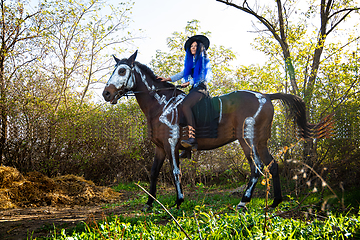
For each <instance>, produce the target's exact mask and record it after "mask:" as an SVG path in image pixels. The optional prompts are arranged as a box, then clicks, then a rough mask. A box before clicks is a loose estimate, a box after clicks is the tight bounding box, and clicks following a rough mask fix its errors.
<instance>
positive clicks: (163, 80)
mask: <svg viewBox="0 0 360 240" xmlns="http://www.w3.org/2000/svg"><path fill="white" fill-rule="evenodd" d="M157 79H160V80H161V81H162V82H169V81H171V78H164V77H157Z"/></svg>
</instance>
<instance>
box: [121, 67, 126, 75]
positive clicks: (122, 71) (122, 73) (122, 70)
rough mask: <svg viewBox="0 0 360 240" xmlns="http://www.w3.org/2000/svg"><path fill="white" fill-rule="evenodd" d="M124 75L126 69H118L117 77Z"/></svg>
mask: <svg viewBox="0 0 360 240" xmlns="http://www.w3.org/2000/svg"><path fill="white" fill-rule="evenodd" d="M125 74H126V69H125V68H120V69H119V75H120V76H125Z"/></svg>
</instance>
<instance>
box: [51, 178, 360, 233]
mask: <svg viewBox="0 0 360 240" xmlns="http://www.w3.org/2000/svg"><path fill="white" fill-rule="evenodd" d="M197 188H198V190H199V191H197V194H196V195H195V197H194V198H193V199H191V200H188V201H185V202H184V204H183V205H182V208H181V210H177V209H171V210H170V211H171V214H172V215H173V216H175V217H176V219H177V221H178V222H179V223H180V225H181V226H182V227H183V228H184V230H185V231H186V232H187V234H188V235H189V236H190V237H191V238H192V239H332V238H336V239H345V238H349V239H351V238H356V237H357V236H359V231H360V218H359V215H358V214H357V213H358V212H356V213H350V212H348V213H340V214H338V213H328V214H327V215H324V214H325V213H324V212H314V213H312V215H309V214H308V215H306V214H304V213H301V212H298V213H293V212H292V211H291V208H293V207H294V206H296V205H297V203H296V202H295V201H293V200H291V201H289V202H285V203H284V204H282V206H281V207H280V208H279V209H277V210H278V211H271V212H268V213H266V212H265V211H264V199H259V198H254V199H253V201H252V202H251V203H250V204H249V209H250V210H249V211H248V212H238V211H236V210H234V209H233V206H234V205H235V204H237V202H238V198H237V197H236V196H232V195H229V196H226V197H224V194H226V193H218V194H209V193H207V191H208V190H209V189H208V188H204V187H203V186H200V185H199V186H198V187H197ZM204 191H205V192H204ZM173 198H174V196H172V195H170V196H168V195H165V196H161V197H160V198H159V200H160V202H162V203H163V204H164V205H165V206H167V207H168V206H170V205H171V202H172V200H173ZM130 201H137V198H135V199H134V200H130ZM128 204H130V202H128ZM137 204H138V203H137ZM289 209H290V211H289ZM284 212H285V213H286V212H287V213H288V214H290V215H286V214H285V215H281V214H282V213H284ZM132 213H133V214H135V215H136V217H130V216H129V217H126V216H123V215H120V216H112V217H109V218H104V219H103V220H102V221H98V222H97V221H88V222H86V223H84V224H82V228H80V227H78V228H77V229H75V230H73V231H65V230H63V231H61V232H60V231H57V232H58V233H57V234H56V235H53V238H52V239H98V238H102V239H185V238H186V237H185V235H184V233H183V232H181V231H180V229H179V228H178V226H177V225H176V224H175V222H174V221H173V220H171V219H170V218H169V216H168V215H167V214H166V212H165V211H164V210H163V209H161V208H160V206H158V205H157V204H156V205H155V206H154V210H153V212H152V213H139V212H138V210H135V211H133V212H132ZM279 213H280V215H279ZM133 214H130V215H133ZM265 223H266V227H265Z"/></svg>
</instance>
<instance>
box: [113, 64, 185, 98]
mask: <svg viewBox="0 0 360 240" xmlns="http://www.w3.org/2000/svg"><path fill="white" fill-rule="evenodd" d="M130 78H132V79H133V81H134V82H135V74H134V68H131V76H130V77H129V78H128V79H127V81H126V84H125V85H127V83H128V81H129V79H130ZM180 88H185V87H183V86H181V85H175V86H174V87H167V88H156V89H151V91H150V93H151V92H158V91H164V90H174V93H173V95H174V94H175V91H176V89H180ZM144 92H145V91H131V90H129V91H127V92H126V93H124V94H123V95H122V96H119V93H117V94H116V96H115V98H116V99H117V100H118V99H120V98H121V97H123V96H126V97H134V96H135V94H136V93H144Z"/></svg>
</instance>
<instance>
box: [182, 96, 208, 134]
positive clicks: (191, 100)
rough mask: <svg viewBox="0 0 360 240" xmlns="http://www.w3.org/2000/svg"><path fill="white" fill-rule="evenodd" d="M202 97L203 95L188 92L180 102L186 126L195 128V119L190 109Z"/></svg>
mask: <svg viewBox="0 0 360 240" xmlns="http://www.w3.org/2000/svg"><path fill="white" fill-rule="evenodd" d="M203 97H204V94H202V93H200V92H197V91H193V92H190V93H189V94H188V95H187V96H186V97H185V99H184V101H183V102H182V110H183V113H184V116H185V118H186V122H187V125H189V126H191V127H193V128H195V119H194V115H193V113H192V111H191V108H192V107H193V106H194V105H195V104H196V103H197V102H199V101H200V100H201V99H202V98H203Z"/></svg>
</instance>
